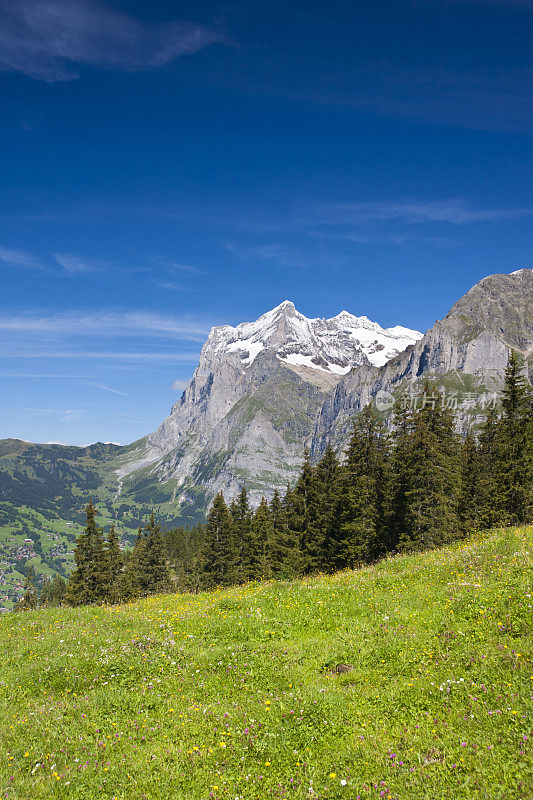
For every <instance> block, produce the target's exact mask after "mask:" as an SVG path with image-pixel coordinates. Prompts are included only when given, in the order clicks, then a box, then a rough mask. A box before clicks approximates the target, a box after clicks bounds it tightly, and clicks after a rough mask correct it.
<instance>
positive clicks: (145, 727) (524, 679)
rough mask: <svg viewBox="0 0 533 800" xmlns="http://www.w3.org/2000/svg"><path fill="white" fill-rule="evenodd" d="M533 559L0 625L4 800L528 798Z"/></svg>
mask: <svg viewBox="0 0 533 800" xmlns="http://www.w3.org/2000/svg"><path fill="white" fill-rule="evenodd" d="M532 546H533V528H532V527H529V528H522V529H505V530H498V531H495V532H492V533H490V534H487V535H484V536H482V537H478V538H476V539H474V540H471V541H468V542H462V543H459V544H456V545H454V546H453V547H450V548H447V549H445V550H440V551H434V552H431V553H425V554H422V555H416V556H402V557H395V558H391V559H389V560H387V561H385V562H382V563H381V564H379V565H378V566H376V567H373V568H366V569H363V570H361V571H358V572H344V573H340V574H337V575H334V576H329V577H314V578H311V579H309V580H305V581H294V582H286V583H272V582H270V583H263V584H259V585H249V586H245V587H238V588H234V589H229V590H224V591H215V592H212V593H205V594H202V595H198V596H189V595H187V596H184V595H169V596H161V597H152V598H149V599H147V600H144V601H141V602H137V603H133V604H130V605H126V606H117V607H104V608H82V609H64V610H61V609H60V610H46V611H36V612H31V613H24V614H19V615H12V614H9V615H6V616H4V617H3V618H2V619H0V645H1V648H2V654H3V665H2V678H1V681H0V689H1V693H0V698H1V699H0V703H1V714H0V720H1V722H0V731H1V736H0V741H1V743H2V744H1V752H0V758H1V761H0V763H1V777H0V792H1V793H2V795H3V796H5V797H8V798H9V797H14V798H23V799H26V798H27V799H28V800H29V799H30V798H32V800H33V799H34V798H45V797H46V798H49V797H61V798H70V797H72V798H84V800H89V799H92V798H94V799H95V800H96V798H98V800H105V799H106V798H107V800H111V798H117V800H118V799H120V800H126V798H128V799H130V798H139V800H140V798H150V799H151V798H158V799H159V798H161V800H168V798H183V799H184V800H185V798H187V800H189V799H191V800H192V798H194V800H204V799H205V800H207V799H208V798H220V799H221V798H231V800H235V798H239V800H248V799H249V798H250V799H251V798H304V797H305V798H317V797H320V798H346V799H347V800H356V799H357V798H360V800H363V799H366V798H381V797H384V798H387V800H423V799H424V798H427V800H430V798H431V800H441V799H442V800H444V798H446V800H458V799H460V798H480V800H481V798H483V800H519V799H520V800H526V798H531V797H532V796H533V778H532V775H533V769H532V768H533V759H532V757H531V752H532V750H531V738H528V737H530V736H531V710H532V704H531V693H532V684H533V680H532V678H533V671H532V669H531V666H532V661H531V659H532V658H533V655H532V639H531V632H532V613H531V612H532V608H531V607H532V604H533V603H532V600H531V588H530V585H529V584H528V576H529V577H530V576H531V560H532V559H531V552H532ZM340 664H344V665H349V671H346V672H342V671H340V672H339V671H338V669H337V668H338V665H340Z"/></svg>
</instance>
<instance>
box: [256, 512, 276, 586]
mask: <svg viewBox="0 0 533 800" xmlns="http://www.w3.org/2000/svg"><path fill="white" fill-rule="evenodd" d="M251 538H252V541H253V545H254V547H253V550H254V554H255V558H254V563H253V571H252V573H251V574H250V578H251V580H269V579H270V578H272V577H273V575H274V571H273V567H272V551H273V546H274V538H275V530H274V525H273V521H272V515H271V513H270V508H269V505H268V503H267V501H266V500H265V498H264V497H263V498H262V499H261V502H260V503H259V505H258V506H257V508H256V510H255V513H254V515H253V518H252V525H251Z"/></svg>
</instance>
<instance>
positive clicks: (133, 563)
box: [128, 513, 172, 597]
mask: <svg viewBox="0 0 533 800" xmlns="http://www.w3.org/2000/svg"><path fill="white" fill-rule="evenodd" d="M128 572H129V577H130V580H131V584H132V586H133V588H134V594H135V595H136V596H138V595H141V596H143V597H144V596H146V595H149V594H155V593H161V592H168V591H170V590H171V589H172V582H171V579H170V573H169V569H168V564H167V557H166V551H165V543H164V540H163V535H162V533H161V527H160V526H159V525H157V523H156V521H155V517H154V514H153V513H151V514H150V518H149V521H148V524H147V525H146V527H145V528H144V531H142V532H141V534H140V535H139V536H138V537H137V542H136V543H135V547H134V550H133V555H132V558H131V560H130V562H129V564H128Z"/></svg>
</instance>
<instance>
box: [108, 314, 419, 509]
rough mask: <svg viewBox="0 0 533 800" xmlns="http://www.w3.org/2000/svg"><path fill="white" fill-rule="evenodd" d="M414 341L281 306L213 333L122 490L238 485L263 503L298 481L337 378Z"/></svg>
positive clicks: (398, 331) (191, 491) (415, 335)
mask: <svg viewBox="0 0 533 800" xmlns="http://www.w3.org/2000/svg"><path fill="white" fill-rule="evenodd" d="M421 336H422V334H421V333H419V332H418V331H412V330H409V329H408V328H403V327H401V326H397V327H394V328H389V329H384V328H382V327H381V326H379V325H378V324H377V323H374V322H371V320H369V319H368V318H367V317H355V316H353V315H352V314H349V313H348V312H346V311H343V312H341V313H340V314H339V315H338V316H336V317H333V318H332V319H312V320H310V319H307V318H306V317H304V316H303V315H302V314H300V313H299V312H298V311H297V310H296V309H295V307H294V305H293V304H292V303H290V302H288V301H286V302H284V303H282V304H281V305H280V306H278V307H277V308H275V309H273V310H272V311H269V312H268V313H266V314H264V315H263V316H262V317H260V318H259V319H258V320H257V321H256V322H251V323H243V324H241V325H237V326H236V327H232V326H229V325H225V326H221V327H218V328H213V330H212V331H211V333H210V335H209V337H208V340H207V342H206V344H205V345H204V347H203V349H202V353H201V356H200V361H199V364H198V367H197V369H196V371H195V373H194V377H193V379H192V381H191V383H190V385H189V386H188V387H187V389H186V390H185V392H184V393H183V395H182V397H181V398H180V400H179V401H178V402H177V403H175V405H174V406H173V408H172V411H171V414H170V416H169V417H168V418H167V419H166V420H164V422H163V423H162V424H161V425H160V426H159V428H158V429H157V430H156V431H155V432H154V433H153V434H150V435H149V436H147V437H146V438H145V439H143V440H141V441H140V442H139V443H138V446H137V447H136V448H134V449H133V451H130V452H129V453H128V457H127V459H126V460H125V461H124V463H123V464H121V466H120V468H119V475H120V480H121V486H120V491H121V492H122V491H123V490H125V491H129V492H130V493H131V492H135V483H136V481H138V480H139V479H141V481H142V482H143V484H144V485H146V481H148V483H149V484H152V485H153V483H154V482H155V481H157V482H158V483H159V484H164V485H166V486H167V487H170V486H172V487H173V489H172V496H171V497H169V498H168V499H169V500H170V501H171V502H183V503H189V502H194V497H195V495H196V496H197V495H198V492H199V491H200V492H201V493H203V495H204V496H205V497H208V496H212V495H213V493H214V492H216V491H219V490H220V489H222V490H223V491H224V492H225V493H226V494H227V495H228V496H231V495H233V494H235V493H236V492H237V491H238V490H239V488H240V486H242V485H243V484H246V485H247V487H248V488H249V489H250V492H251V496H252V499H254V500H258V499H260V497H261V495H262V494H265V495H267V496H269V495H271V494H272V492H273V490H274V488H276V487H278V488H283V487H284V486H286V484H287V482H288V481H291V480H294V478H295V477H296V475H297V474H298V470H299V467H300V464H301V458H302V450H303V446H304V444H305V443H306V442H308V441H309V437H310V435H311V433H312V431H313V429H314V426H315V421H316V415H317V412H318V410H319V409H320V408H321V406H322V405H323V403H324V402H325V400H326V398H327V397H328V396H329V394H330V393H331V391H332V390H333V388H334V387H335V385H336V384H337V382H338V381H339V380H340V379H341V378H342V376H343V375H345V374H346V373H348V372H350V371H351V370H353V369H359V368H361V367H370V366H371V365H372V364H375V365H379V364H384V363H385V362H386V361H387V360H388V359H389V358H391V357H393V356H394V355H396V354H398V353H399V352H401V351H402V350H404V349H405V347H407V346H408V345H409V344H411V343H413V342H415V341H417V340H418V339H419V338H420V337H421ZM167 494H168V493H167Z"/></svg>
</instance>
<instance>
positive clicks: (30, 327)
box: [0, 310, 211, 341]
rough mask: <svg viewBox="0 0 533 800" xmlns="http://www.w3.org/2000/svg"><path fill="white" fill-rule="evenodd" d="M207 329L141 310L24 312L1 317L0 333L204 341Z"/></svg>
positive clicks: (186, 319) (185, 319) (184, 319)
mask: <svg viewBox="0 0 533 800" xmlns="http://www.w3.org/2000/svg"><path fill="white" fill-rule="evenodd" d="M210 327H211V326H210V325H209V324H208V323H206V322H203V321H198V320H194V319H188V318H179V317H172V316H166V315H164V314H157V313H149V312H144V311H128V312H120V311H106V310H99V311H94V312H87V311H85V312H79V313H77V312H75V311H70V312H64V313H56V314H53V313H52V314H39V313H35V312H27V313H22V314H20V313H19V314H9V313H8V314H4V315H3V316H0V331H4V332H11V333H14V332H19V333H24V334H45V335H72V336H77V337H94V338H107V337H115V338H116V337H119V336H128V335H132V334H142V335H143V336H152V337H153V336H157V337H168V338H178V339H187V340H190V341H203V340H204V338H205V336H206V334H207V333H208V332H209V330H210Z"/></svg>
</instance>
